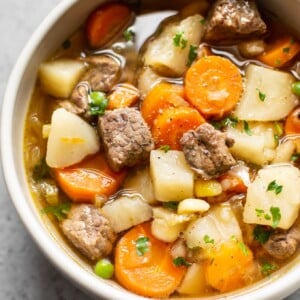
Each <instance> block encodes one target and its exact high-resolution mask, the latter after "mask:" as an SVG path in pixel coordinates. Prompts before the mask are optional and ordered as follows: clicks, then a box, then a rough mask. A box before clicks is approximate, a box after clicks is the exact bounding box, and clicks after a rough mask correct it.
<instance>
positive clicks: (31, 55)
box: [1, 0, 300, 300]
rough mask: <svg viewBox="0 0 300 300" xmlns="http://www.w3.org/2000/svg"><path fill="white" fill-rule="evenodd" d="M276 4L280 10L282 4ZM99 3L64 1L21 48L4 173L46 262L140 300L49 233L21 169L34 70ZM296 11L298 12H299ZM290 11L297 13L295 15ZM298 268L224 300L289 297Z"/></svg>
mask: <svg viewBox="0 0 300 300" xmlns="http://www.w3.org/2000/svg"><path fill="white" fill-rule="evenodd" d="M275 2H278V3H279V5H280V1H275ZM287 2H288V1H284V3H285V7H288V5H287ZM291 2H297V1H291ZM100 3H101V0H89V1H80V0H62V1H61V3H60V4H59V5H58V6H57V7H56V8H55V9H54V10H53V11H52V12H51V13H50V14H49V15H48V17H47V18H46V19H45V20H44V22H43V23H42V24H41V25H40V26H39V27H38V29H37V30H36V32H35V33H34V34H33V36H32V37H31V39H30V40H29V42H28V43H27V45H26V47H25V48H24V50H23V52H22V54H21V56H20V58H19V59H18V61H17V63H16V65H15V67H14V70H13V72H12V74H11V77H10V79H9V82H8V86H7V91H6V94H5V98H4V101H3V106H2V116H1V117H2V119H1V151H2V152H1V154H2V166H3V173H4V177H5V180H6V184H7V186H8V190H9V193H10V196H11V198H12V200H13V202H14V205H15V207H16V209H17V211H18V213H19V215H20V217H21V219H22V221H23V223H24V224H25V226H26V228H27V230H28V231H29V232H30V234H31V235H32V237H33V238H34V240H35V241H36V243H37V244H38V246H39V247H40V249H41V250H42V251H43V252H44V253H45V255H46V256H47V257H48V258H49V260H50V261H51V262H52V263H53V264H54V265H55V266H56V267H57V268H58V269H59V270H61V272H62V273H63V274H65V275H66V276H67V277H68V278H70V279H71V280H72V281H73V282H74V283H75V284H76V285H77V286H78V287H79V288H81V289H82V290H84V291H86V292H87V293H88V294H89V295H91V296H92V297H95V298H103V297H105V298H109V299H132V300H134V299H144V298H142V297H139V296H136V295H133V294H131V293H129V292H127V291H125V290H124V289H123V288H121V287H119V286H118V285H117V284H115V283H113V282H111V281H105V280H102V279H100V278H98V277H96V276H95V275H94V274H93V272H92V270H91V268H89V267H88V265H87V264H84V263H83V261H81V260H80V259H79V258H77V257H76V255H75V254H73V253H72V251H71V250H70V248H68V246H67V245H66V244H65V242H64V241H63V239H60V238H59V234H57V233H55V230H54V231H51V230H50V231H49V227H50V225H49V224H47V223H45V222H44V221H43V220H42V219H41V216H40V213H39V212H38V211H37V209H36V207H35V206H34V204H33V201H32V199H31V195H30V191H29V187H28V185H27V179H26V176H25V170H24V164H23V161H24V157H23V155H24V153H23V134H24V122H25V116H26V112H27V109H28V105H29V100H30V96H31V93H32V91H33V87H34V84H35V80H36V74H37V69H38V66H39V64H40V63H41V62H42V61H43V60H44V59H45V58H47V57H49V55H51V54H52V53H53V52H54V51H55V50H56V49H57V48H58V47H59V46H60V45H61V43H62V42H63V41H64V40H65V39H66V38H67V37H69V36H70V35H71V34H72V33H73V32H74V30H75V29H76V26H77V25H78V24H80V23H83V22H84V20H85V18H86V17H87V15H88V14H89V12H91V11H92V10H93V8H95V7H96V6H97V5H99V4H100ZM298 4H299V2H298ZM299 7H300V6H297V9H298V11H299V9H300V8H299ZM291 11H294V12H295V9H292V10H291ZM296 11H297V10H296ZM74 26H75V27H74ZM299 262H300V256H299V257H297V258H296V259H294V260H293V261H292V262H291V263H290V264H289V265H287V266H286V267H284V268H282V269H280V270H279V271H278V272H275V273H274V274H272V275H271V276H270V277H268V278H266V279H264V280H262V281H260V282H258V283H256V284H254V285H252V286H250V287H247V288H244V289H242V290H239V291H238V292H235V293H230V294H228V295H226V299H241V300H242V299H247V300H248V299H272V300H273V299H281V298H284V297H286V296H288V295H289V294H291V293H292V292H293V291H295V290H296V289H297V288H298V287H300V277H299V274H300V264H299ZM221 298H222V299H224V296H218V297H212V298H211V297H209V299H221ZM181 299H182V298H181Z"/></svg>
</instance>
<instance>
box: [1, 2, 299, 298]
mask: <svg viewBox="0 0 300 300" xmlns="http://www.w3.org/2000/svg"><path fill="white" fill-rule="evenodd" d="M59 1H60V0H7V1H5V0H1V10H0V32H1V39H2V40H1V47H0V70H1V71H0V99H1V102H2V98H3V93H4V90H5V85H6V82H7V80H8V76H9V73H10V71H11V69H12V67H13V65H14V63H15V61H16V59H17V57H18V55H19V53H20V51H21V50H22V48H23V46H24V45H25V43H26V41H27V40H28V38H29V37H30V35H31V34H32V32H33V31H34V29H35V28H36V27H37V26H38V24H39V23H40V22H41V21H42V19H43V18H44V17H45V16H46V15H47V13H48V12H49V11H50V10H51V9H52V8H53V7H54V6H55V5H56V4H57V3H59ZM81 1H85V0H81ZM0 176H1V178H0V300H4V299H5V300H21V299H22V300H41V299H43V300H56V299H58V300H73V299H80V300H89V299H90V298H89V297H87V296H86V295H84V294H83V293H82V292H80V291H79V290H78V289H77V288H75V287H74V286H73V285H72V284H71V283H70V282H69V281H68V280H66V279H64V278H63V277H62V276H61V274H60V273H58V271H56V270H55V269H54V268H53V266H52V265H50V264H49V262H48V261H47V260H46V259H45V257H44V256H43V254H42V253H41V252H40V251H39V249H37V247H36V245H35V244H34V243H33V241H32V240H31V237H30V236H29V235H28V234H27V232H26V231H25V228H24V227H23V224H21V222H20V220H19V217H18V216H17V214H16V212H15V210H14V207H13V205H12V203H11V201H10V199H9V195H8V193H7V190H6V187H5V185H4V183H3V177H2V174H1V175H0ZM287 299H288V300H296V299H300V290H298V291H297V292H296V293H295V294H293V295H292V296H290V297H289V298H287ZM274 300H277V299H274Z"/></svg>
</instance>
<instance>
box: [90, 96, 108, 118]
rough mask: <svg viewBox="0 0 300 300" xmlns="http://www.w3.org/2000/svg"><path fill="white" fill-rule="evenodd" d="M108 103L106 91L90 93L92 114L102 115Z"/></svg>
mask: <svg viewBox="0 0 300 300" xmlns="http://www.w3.org/2000/svg"><path fill="white" fill-rule="evenodd" d="M107 105H108V99H107V98H106V95H105V93H102V92H92V93H90V95H89V112H90V114H91V115H92V116H102V115H103V114H104V112H105V109H106V107H107Z"/></svg>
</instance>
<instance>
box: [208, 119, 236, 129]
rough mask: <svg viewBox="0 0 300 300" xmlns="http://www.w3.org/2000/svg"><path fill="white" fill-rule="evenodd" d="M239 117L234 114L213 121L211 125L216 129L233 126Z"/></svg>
mask: <svg viewBox="0 0 300 300" xmlns="http://www.w3.org/2000/svg"><path fill="white" fill-rule="evenodd" d="M238 122H239V119H238V118H237V117H234V116H229V117H227V118H225V119H223V120H220V121H213V122H212V125H213V126H214V127H215V128H216V129H222V128H224V127H233V128H235V127H236V125H237V124H238Z"/></svg>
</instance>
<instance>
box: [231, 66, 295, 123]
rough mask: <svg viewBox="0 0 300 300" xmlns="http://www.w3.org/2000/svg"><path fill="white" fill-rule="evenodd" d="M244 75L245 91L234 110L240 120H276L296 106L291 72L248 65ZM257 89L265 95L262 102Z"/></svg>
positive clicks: (283, 116)
mask: <svg viewBox="0 0 300 300" xmlns="http://www.w3.org/2000/svg"><path fill="white" fill-rule="evenodd" d="M245 76H246V81H245V91H244V93H243V95H242V98H241V101H240V103H239V105H238V106H237V109H236V111H235V115H236V116H237V117H238V118H239V119H240V120H246V121H264V122H266V121H278V120H280V119H283V118H285V117H286V116H287V115H288V114H289V113H290V112H291V110H292V109H293V108H294V107H295V106H296V105H297V103H298V99H297V97H296V96H295V95H294V94H293V93H292V91H291V85H292V83H293V82H294V77H293V76H292V75H291V74H289V73H287V72H282V71H277V70H272V69H269V68H265V67H261V66H256V65H253V64H249V65H248V66H247V68H246V74H245ZM259 92H261V93H263V94H264V95H265V96H264V101H262V100H261V96H260V93H259Z"/></svg>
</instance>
